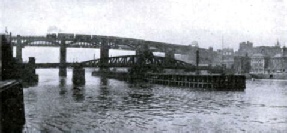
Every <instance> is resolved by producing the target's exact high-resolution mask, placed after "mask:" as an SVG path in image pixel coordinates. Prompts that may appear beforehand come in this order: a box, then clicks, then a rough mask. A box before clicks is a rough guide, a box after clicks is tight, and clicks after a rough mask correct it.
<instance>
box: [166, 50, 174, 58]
mask: <svg viewBox="0 0 287 133" xmlns="http://www.w3.org/2000/svg"><path fill="white" fill-rule="evenodd" d="M174 55H175V51H174V50H172V49H169V50H167V51H166V52H165V57H167V58H171V59H175V56H174Z"/></svg>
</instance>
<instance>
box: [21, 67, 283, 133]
mask: <svg viewBox="0 0 287 133" xmlns="http://www.w3.org/2000/svg"><path fill="white" fill-rule="evenodd" d="M36 72H37V74H39V83H38V84H37V85H35V86H33V87H28V88H24V102H25V114H26V125H25V127H24V132H123V133H129V132H159V133H161V132H184V133H186V132H261V131H262V132H287V81H280V80H257V81H247V88H246V90H245V91H244V92H216V91H198V90H193V89H189V88H180V87H167V86H161V85H153V86H152V87H151V88H138V87H135V86H132V85H129V84H128V83H126V82H124V81H119V80H116V79H105V78H101V77H96V76H91V72H92V70H91V69H87V70H86V85H85V86H83V87H74V86H73V85H72V82H71V75H72V71H71V70H70V69H69V70H68V76H67V77H66V78H63V77H59V76H58V69H37V71H36Z"/></svg>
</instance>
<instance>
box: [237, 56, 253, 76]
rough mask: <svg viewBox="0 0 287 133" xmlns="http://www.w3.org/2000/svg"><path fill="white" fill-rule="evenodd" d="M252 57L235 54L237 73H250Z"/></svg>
mask: <svg viewBox="0 0 287 133" xmlns="http://www.w3.org/2000/svg"><path fill="white" fill-rule="evenodd" d="M250 60H251V58H250V57H248V56H247V55H246V56H234V71H235V73H239V74H243V73H249V72H250V69H251V66H250Z"/></svg>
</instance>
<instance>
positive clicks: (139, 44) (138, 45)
mask: <svg viewBox="0 0 287 133" xmlns="http://www.w3.org/2000/svg"><path fill="white" fill-rule="evenodd" d="M11 42H12V45H13V46H15V47H16V59H17V60H18V61H19V62H23V59H22V49H23V48H24V47H26V46H36V47H59V48H60V51H59V52H60V63H59V64H49V65H50V66H59V67H60V71H59V75H60V76H66V75H67V72H66V68H67V67H69V66H70V64H69V63H67V48H99V49H100V58H101V59H104V58H109V49H119V50H133V51H136V55H139V54H141V53H143V52H144V51H151V52H164V53H165V57H168V58H173V59H174V57H175V54H189V55H192V57H195V51H196V50H199V51H200V53H201V55H200V57H202V58H201V61H203V60H208V61H209V62H211V61H212V58H213V56H209V54H207V53H209V52H212V51H213V50H211V51H210V50H206V49H202V48H198V47H192V46H184V45H177V44H170V43H163V42H155V41H147V40H143V39H133V38H124V37H116V36H101V35H82V34H70V33H58V34H47V35H46V36H20V35H17V36H12V37H11ZM193 59H194V60H195V58H193ZM44 66H45V65H44ZM44 66H43V67H44ZM39 67H41V64H39Z"/></svg>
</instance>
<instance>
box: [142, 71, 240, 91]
mask: <svg viewBox="0 0 287 133" xmlns="http://www.w3.org/2000/svg"><path fill="white" fill-rule="evenodd" d="M147 80H148V81H149V82H151V83H154V84H162V85H169V86H182V87H189V88H199V89H205V90H217V91H243V90H245V88H246V78H245V76H244V75H219V74H218V75H191V74H166V73H148V74H147Z"/></svg>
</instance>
